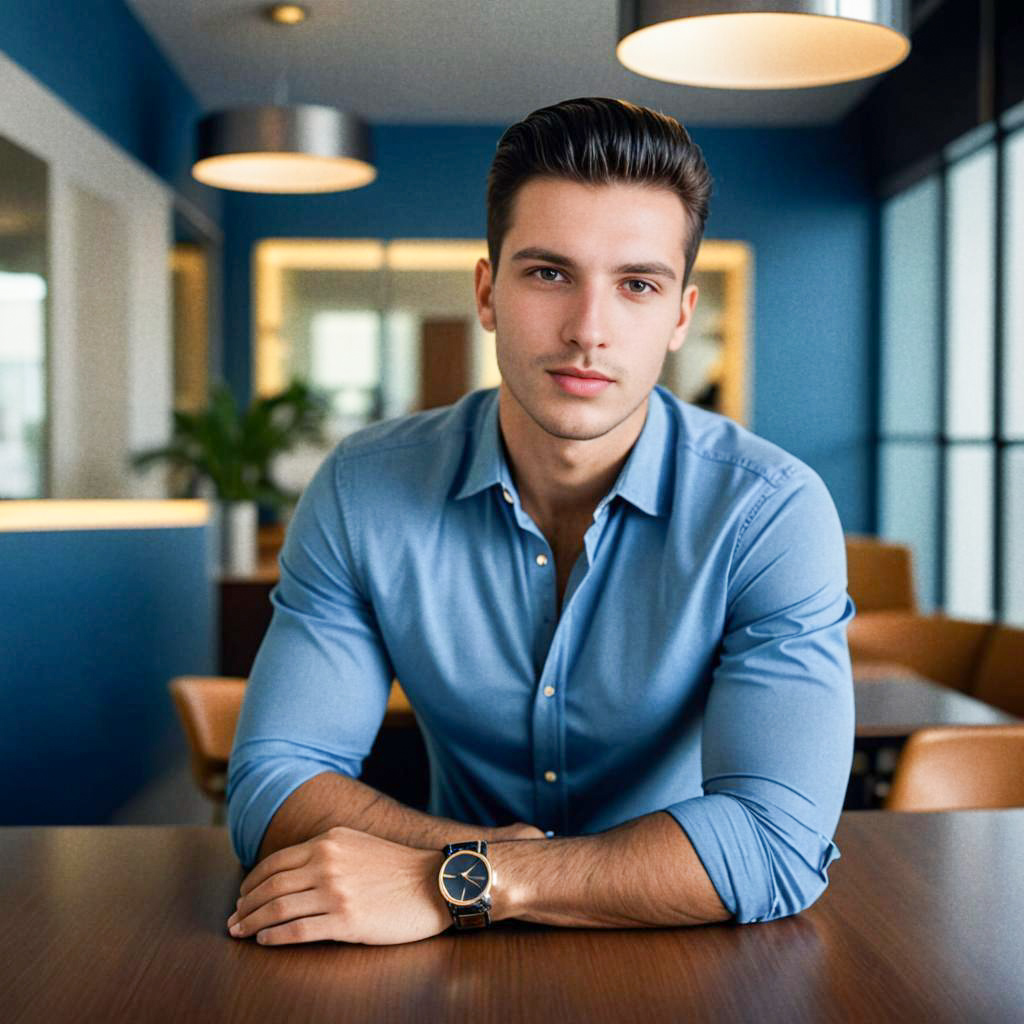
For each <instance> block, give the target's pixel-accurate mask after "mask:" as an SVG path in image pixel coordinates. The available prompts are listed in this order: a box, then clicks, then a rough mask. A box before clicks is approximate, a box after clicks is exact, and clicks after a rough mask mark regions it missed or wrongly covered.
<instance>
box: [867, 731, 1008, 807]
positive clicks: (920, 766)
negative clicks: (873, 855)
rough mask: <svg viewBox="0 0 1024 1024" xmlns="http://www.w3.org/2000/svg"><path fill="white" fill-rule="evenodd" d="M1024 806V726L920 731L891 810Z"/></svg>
mask: <svg viewBox="0 0 1024 1024" xmlns="http://www.w3.org/2000/svg"><path fill="white" fill-rule="evenodd" d="M993 807H1024V725H949V726H941V727H938V726H937V727H935V728H932V729H920V730H918V731H917V732H915V733H913V734H912V735H911V737H910V739H909V740H907V743H906V746H904V748H903V750H902V752H901V754H900V759H899V762H898V763H897V765H896V772H895V774H894V775H893V780H892V787H891V788H890V790H889V795H888V797H887V798H886V801H885V808H886V810H888V811H953V810H967V809H980V808H993Z"/></svg>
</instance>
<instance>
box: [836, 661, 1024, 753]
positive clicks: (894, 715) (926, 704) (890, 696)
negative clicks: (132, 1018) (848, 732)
mask: <svg viewBox="0 0 1024 1024" xmlns="http://www.w3.org/2000/svg"><path fill="white" fill-rule="evenodd" d="M854 703H855V705H856V709H857V735H858V736H864V737H869V736H870V737H885V738H887V739H894V738H895V739H906V738H907V737H908V736H909V735H910V734H911V733H912V732H913V731H914V730H915V729H923V728H924V727H925V726H930V725H1008V724H1012V723H1014V722H1016V721H1017V719H1016V718H1014V716H1013V715H1010V714H1007V713H1006V712H1005V711H1000V710H999V709H998V708H994V707H992V706H991V705H990V704H985V703H983V702H982V701H980V700H976V699H975V698H974V697H971V696H968V695H967V694H966V693H960V691H959V690H952V689H950V688H949V687H948V686H940V685H939V684H938V683H933V682H931V681H930V680H928V679H922V678H921V677H920V676H913V675H908V676H907V677H905V678H902V677H901V678H893V679H880V680H875V681H872V682H855V683H854Z"/></svg>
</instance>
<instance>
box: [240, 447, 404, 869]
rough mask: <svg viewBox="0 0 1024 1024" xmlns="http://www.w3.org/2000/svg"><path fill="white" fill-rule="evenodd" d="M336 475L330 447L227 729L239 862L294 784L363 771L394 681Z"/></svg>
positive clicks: (302, 507) (305, 501)
mask: <svg viewBox="0 0 1024 1024" xmlns="http://www.w3.org/2000/svg"><path fill="white" fill-rule="evenodd" d="M341 477H342V469H341V460H340V458H339V451H338V450H335V452H334V453H332V455H331V456H329V457H328V458H327V459H326V460H325V461H324V462H323V464H322V465H321V466H320V468H319V470H318V471H317V473H316V475H315V476H314V478H313V480H312V481H311V482H310V484H309V486H308V487H307V488H306V490H305V492H304V493H303V495H302V498H301V500H300V501H299V504H298V506H297V508H296V510H295V515H294V517H293V518H292V521H291V523H290V525H289V528H288V534H287V538H286V540H285V544H284V547H283V549H282V551H281V556H280V569H281V576H280V581H279V583H278V584H277V585H276V586H275V587H274V589H273V591H272V592H271V597H270V599H271V602H272V604H273V606H274V611H273V618H272V620H271V623H270V627H269V629H268V630H267V633H266V636H265V637H264V639H263V643H262V645H261V646H260V649H259V653H258V654H257V656H256V660H255V662H254V664H253V667H252V672H251V674H250V677H249V685H248V687H247V689H246V695H245V701H244V704H243V706H242V712H241V716H240V718H239V722H238V728H237V731H236V733H235V741H234V746H233V748H232V751H231V758H230V762H229V768H228V785H227V801H228V825H229V828H230V832H231V839H232V842H233V844H234V848H235V852H236V853H237V854H238V857H239V859H240V860H241V861H242V863H243V864H245V865H251V864H253V863H254V862H255V861H256V858H257V856H258V853H259V848H260V844H261V843H262V841H263V835H264V833H265V832H266V829H267V826H268V825H269V824H270V821H271V819H272V818H273V816H274V814H275V813H276V811H277V810H278V808H279V807H280V806H281V804H282V803H284V801H285V800H286V799H287V798H288V796H289V795H290V794H291V793H292V792H294V791H295V790H296V789H297V788H298V787H299V786H301V785H302V783H304V782H306V781H307V780H309V779H311V778H312V777H313V776H315V775H319V774H320V773H322V772H325V771H333V772H339V773H342V774H344V775H349V776H352V777H356V776H358V775H359V774H360V771H361V769H362V763H363V759H364V758H365V757H366V755H367V754H368V753H369V752H370V748H371V746H372V745H373V741H374V739H375V737H376V735H377V732H378V730H379V728H380V725H381V722H382V721H383V718H384V713H385V711H386V709H387V700H388V693H389V690H390V687H391V680H392V677H393V673H392V669H391V664H390V662H389V659H388V656H387V652H386V650H385V648H384V644H383V642H382V640H381V637H380V631H379V629H378V626H377V622H376V619H375V616H374V613H373V609H372V608H371V606H370V604H369V602H368V601H367V600H366V599H365V597H364V591H363V588H362V587H361V585H360V581H359V579H358V574H357V573H356V572H355V571H354V570H353V564H354V556H353V549H352V543H351V536H350V532H349V529H348V523H347V517H346V514H345V510H344V509H343V505H342V490H341V486H340V485H341V483H342V479H341Z"/></svg>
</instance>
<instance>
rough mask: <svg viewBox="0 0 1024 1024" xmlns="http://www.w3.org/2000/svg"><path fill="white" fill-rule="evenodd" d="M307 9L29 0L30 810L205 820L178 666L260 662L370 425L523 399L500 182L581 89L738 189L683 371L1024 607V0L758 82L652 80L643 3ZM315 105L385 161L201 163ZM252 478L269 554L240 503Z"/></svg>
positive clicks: (978, 0) (868, 516)
mask: <svg viewBox="0 0 1024 1024" xmlns="http://www.w3.org/2000/svg"><path fill="white" fill-rule="evenodd" d="M307 7H308V8H309V14H310V16H309V19H308V22H306V23H305V24H302V25H299V26H297V27H293V28H282V26H281V25H279V24H274V23H273V22H271V21H270V20H269V19H267V18H266V17H264V16H263V14H262V12H261V9H260V8H259V6H258V5H248V4H244V3H238V2H236V0H203V2H200V0H188V2H173V3H172V2H169V0H166V2H165V0H91V2H89V3H80V2H71V0H9V2H7V3H4V4H3V5H2V6H0V566H2V569H3V572H2V574H0V697H2V705H0V706H2V707H3V712H2V722H0V772H2V773H3V775H4V777H5V778H8V779H11V780H15V785H14V787H13V788H12V789H10V790H8V791H7V792H6V793H5V795H4V796H3V797H2V798H0V821H2V823H4V824H28V823H46V824H55V823H75V822H98V821H171V820H207V819H208V816H209V808H208V805H207V804H206V803H205V802H204V800H203V798H202V797H201V796H200V795H199V793H198V791H197V790H196V789H195V788H194V787H193V786H192V783H191V781H190V779H189V776H188V769H187V761H188V756H189V754H188V751H189V748H188V746H187V745H186V740H185V737H184V735H183V733H182V729H181V726H180V725H179V722H178V720H177V719H176V718H175V715H174V711H173V708H172V705H171V701H170V698H169V696H168V692H167V683H168V681H169V680H170V679H171V678H173V677H175V676H178V675H183V674H185V675H198V676H214V675H221V676H237V677H244V676H245V674H246V673H247V671H248V665H249V664H251V659H252V656H253V654H254V653H255V649H256V648H257V647H258V644H259V640H260V638H261V636H262V631H263V629H264V628H265V625H266V620H267V618H268V616H269V606H268V603H267V594H268V592H269V589H270V587H272V585H273V582H274V579H275V573H276V567H275V561H274V559H275V554H276V549H277V547H278V546H279V544H280V541H281V537H282V531H283V530H284V529H285V527H286V524H287V518H288V514H289V509H290V507H291V504H292V503H293V501H294V497H295V496H296V495H297V494H298V493H299V492H300V491H301V489H302V487H303V486H304V485H305V483H306V482H307V481H308V480H309V478H310V477H311V475H312V473H313V471H314V470H315V468H316V466H317V465H318V464H319V462H320V461H321V460H322V458H323V457H324V455H325V454H326V453H327V452H328V451H329V450H330V448H331V447H332V446H333V445H334V444H336V443H337V441H338V440H339V439H340V438H342V437H344V436H345V435H346V434H348V433H350V432H352V431H353V430H356V429H359V428H360V427H362V426H364V425H366V424H368V423H370V422H373V421H374V420H377V419H381V418H386V417H390V416H396V415H402V414H404V413H407V412H411V411H415V410H419V409H426V408H430V407H434V406H438V405H444V404H447V403H450V402H452V401H455V400H457V399H458V398H459V397H460V396H461V395H463V394H465V393H466V392H467V391H469V390H472V389H474V388H478V387H490V386H493V385H494V384H496V383H497V379H498V378H497V369H496V365H495V362H494V353H493V339H492V338H491V337H490V336H488V335H487V334H486V332H484V331H482V330H481V329H480V327H479V325H478V324H477V322H476V319H475V315H474V306H473V296H472V268H473V265H474V263H475V261H476V259H477V258H479V256H481V255H483V254H484V252H485V247H484V241H483V239H484V234H485V209H484V198H485V179H486V174H487V170H488V166H489V164H490V160H491V157H492V155H493V152H494V148H495V145H496V143H497V141H498V138H499V137H500V135H501V132H502V130H503V128H504V127H505V126H506V125H507V124H509V123H510V122H512V121H514V120H518V119H519V118H521V117H523V116H524V115H525V114H527V113H528V112H529V111H531V110H533V109H535V108H537V107H540V106H543V105H546V104H549V103H552V102H555V101H557V100H559V99H564V98H569V97H572V96H580V95H608V96H617V97H621V98H624V99H629V100H632V101H634V102H638V103H644V104H648V105H651V106H654V107H656V108H658V109H661V110H663V111H665V112H666V113H669V114H672V115H674V116H676V117H678V118H679V119H680V120H681V121H682V122H683V123H684V124H686V125H687V127H688V128H689V129H690V130H691V132H692V135H693V136H694V138H695V140H696V141H697V143H698V144H699V145H700V146H701V147H702V149H703V151H704V153H705V156H706V158H707V160H708V163H709V165H710V168H711V171H712V173H713V175H714V178H715V193H714V196H713V200H712V206H711V216H710V219H709V221H708V225H707V232H706V241H705V243H704V246H703V248H702V251H701V254H700V258H699V261H698V266H697V278H696V280H697V283H698V285H699V286H700V288H701V300H700V305H699V308H698V320H697V323H696V326H695V329H694V331H693V332H692V333H691V337H690V339H689V340H688V342H687V344H686V345H685V346H684V348H683V349H682V351H681V352H680V353H679V354H678V356H675V357H673V358H672V360H670V362H669V363H667V364H666V368H665V373H664V375H663V379H662V383H663V384H665V386H667V387H669V388H671V389H672V390H674V391H675V392H676V393H677V394H679V395H680V396H681V397H683V398H685V399H686V400H688V401H692V402H697V403H699V404H702V405H704V406H706V407H708V408H712V409H716V410H718V411H720V412H723V413H724V414H726V415H729V416H732V417H734V418H735V419H737V420H738V421H740V422H742V423H744V424H746V425H748V426H749V427H751V428H752V429H753V430H755V431H756V432H757V433H759V434H761V435H763V436H764V437H766V438H768V439H770V440H772V441H774V442H776V443H778V444H780V445H781V446H783V447H784V448H786V449H788V450H789V451H791V452H792V453H793V454H795V455H796V456H798V457H799V458H801V459H803V460H804V461H806V462H807V463H809V464H810V465H811V466H812V467H813V468H814V469H816V470H817V471H818V472H819V473H820V474H821V476H822V477H823V478H824V480H825V482H826V484H827V485H828V487H829V488H830V490H831V492H832V495H833V497H834V499H835V502H836V505H837V507H838V509H839V513H840V516H841V518H842V521H843V525H844V528H845V529H846V531H847V532H848V533H850V534H854V535H860V534H868V535H877V536H878V537H880V538H883V539H886V540H889V541H893V542H898V543H900V544H903V545H906V546H907V547H908V548H909V549H910V551H911V552H912V556H913V587H914V592H915V595H916V606H917V608H918V609H919V610H920V611H921V612H923V613H930V612H940V613H943V614H945V615H948V616H951V617H956V618H958V619H966V620H975V621H979V622H988V623H995V622H1002V623H1008V624H1011V625H1012V624H1016V625H1024V288H1022V285H1024V106H1022V104H1024V62H1022V61H1021V60H1020V53H1021V52H1024V14H1022V7H1021V5H1020V4H1018V3H1016V2H1013V3H1011V2H1009V0H914V2H913V3H911V4H910V5H909V19H910V21H909V24H910V30H911V39H912V50H911V52H910V55H909V57H908V58H907V59H906V60H905V61H904V62H903V63H902V64H900V65H899V66H897V67H896V68H895V69H894V70H892V71H890V72H888V73H887V74H884V75H876V76H874V77H871V78H868V79H864V80H860V81H856V82H851V83H847V84H840V85H831V86H827V87H820V88H810V89H798V90H760V91H753V90H725V89H708V88H699V87H694V86H687V85H670V84H667V83H664V82H658V81H654V80H652V79H649V78H644V77H641V76H639V75H637V74H634V73H632V72H630V71H627V70H626V69H625V68H624V67H623V66H622V65H620V64H619V63H618V62H617V61H616V59H615V54H614V48H615V41H616V38H617V35H616V18H617V5H616V3H615V2H614V0H607V2H605V0H601V2H594V0H568V2H565V3H562V4H559V5H556V6H555V7H550V6H543V5H536V4H532V3H530V4H525V3H524V4H515V3H513V4H505V5H501V6H497V7H492V6H491V5H479V4H476V3H471V2H469V0H435V2H434V3H431V4H429V5H428V4H409V3H400V2H397V0H376V2H373V0H347V2H341V0H319V2H312V0H311V3H310V4H308V5H307ZM285 100H287V102H291V103H325V104H332V105H336V106H338V107H343V108H345V109H346V110H350V111H356V112H358V114H359V115H361V116H362V117H363V118H364V119H365V121H366V122H367V123H368V125H369V133H370V139H371V141H372V147H373V151H374V154H375V156H374V165H375V167H376V172H377V173H376V178H375V180H374V181H373V182H372V183H371V184H368V185H366V186H365V187H361V188H355V189H352V190H349V191H342V192H334V193H329V194H323V195H281V194H270V195H266V194H256V193H252V192H236V191H223V190H220V189H216V188H212V187H209V186H206V185H202V184H199V183H198V182H197V181H196V180H195V179H194V178H193V177H192V174H191V168H192V163H193V160H194V159H195V154H196V122H197V121H198V119H199V118H200V117H201V116H202V115H203V114H204V113H206V112H208V111H212V110H217V109H223V108H230V107H239V106H243V105H246V104H269V103H280V102H284V101H285ZM295 381H299V382H300V383H301V384H302V385H303V386H305V387H308V388H309V389H310V390H311V393H312V394H313V395H314V396H315V399H316V403H319V404H316V403H314V404H315V405H316V407H315V410H314V411H310V410H311V409H312V406H311V407H309V408H306V407H303V410H304V411H303V413H302V415H303V416H306V415H307V414H308V418H307V419H304V420H302V424H304V426H303V425H301V424H299V423H298V417H299V414H298V413H296V420H295V421H294V422H292V421H289V428H288V430H284V429H283V428H281V430H280V431H279V433H280V436H277V437H275V438H274V439H273V442H274V443H268V444H267V445H266V446H265V449H264V450H263V451H262V454H261V456H260V460H261V461H258V465H256V464H254V465H256V468H255V469H254V470H253V472H254V473H257V475H258V476H259V480H258V481H256V483H254V484H253V485H252V487H250V488H249V489H248V490H247V489H246V488H245V487H243V488H242V489H241V490H238V489H237V488H236V491H237V493H235V492H232V491H231V489H230V488H229V487H228V485H227V484H224V483H223V482H217V481H215V480H214V479H213V478H212V477H211V476H210V475H209V474H206V475H204V474H203V473H196V472H195V471H194V467H192V464H191V463H188V461H187V460H186V459H184V456H182V454H181V453H182V452H183V451H184V450H185V448H184V447H183V446H184V445H185V441H184V440H182V439H183V438H186V437H193V438H194V437H195V436H196V435H197V433H201V428H202V424H203V423H205V422H207V421H205V420H200V417H202V416H203V415H204V413H205V412H206V411H207V410H210V409H211V408H213V407H214V396H215V395H216V394H218V391H219V393H220V395H221V397H220V399H218V400H217V401H219V402H220V403H221V404H220V405H217V406H216V408H217V409H218V410H220V411H219V412H218V413H217V416H219V420H217V422H218V423H219V424H220V428H221V429H223V431H226V432H227V433H229V434H230V432H231V431H232V430H235V429H238V430H241V429H242V427H241V426H238V424H241V423H242V418H243V417H244V414H245V411H246V410H255V412H254V413H253V415H254V416H256V415H257V414H259V415H263V414H265V419H264V420H260V421H259V422H260V423H263V424H264V426H266V424H267V423H270V422H271V421H273V422H275V423H277V425H278V427H281V421H279V420H273V417H275V416H278V415H279V413H280V410H281V408H282V405H280V404H278V405H274V404H273V402H274V401H275V396H281V395H282V394H284V393H286V392H287V389H288V388H289V386H290V385H291V384H292V383H293V382H295ZM260 402H264V403H266V402H270V403H271V405H269V406H260V405H259V404H258V403H260ZM296 407H297V406H296ZM273 409H278V413H275V412H273ZM261 410H262V411H261ZM175 411H177V413H178V419H175V417H174V416H173V413H174V412H175ZM182 416H184V417H188V416H191V417H195V419H194V420H187V419H182V418H181V417H182ZM232 416H234V417H237V420H238V422H237V424H236V422H235V420H233V419H232ZM211 422H212V421H211ZM252 422H253V423H255V422H256V420H255V419H254V420H253V421H252ZM202 429H205V428H202ZM210 429H211V430H212V429H213V428H212V427H211V428H210ZM189 430H191V431H192V433H191V434H189ZM172 443H178V445H179V447H178V448H177V449H175V450H176V451H177V453H178V454H177V455H175V456H173V457H171V456H166V457H164V458H162V459H160V458H158V459H153V460H151V461H149V462H148V463H146V464H145V465H143V466H137V465H133V457H134V456H138V455H139V454H140V453H143V452H147V451H149V452H152V451H160V450H164V451H166V450H167V449H168V448H169V447H170V446H172ZM211 443H212V442H211ZM189 451H190V452H192V455H194V454H195V452H194V450H193V449H189ZM190 457H191V456H190ZM190 467H192V468H190ZM257 471H258V472H257ZM240 472H243V471H240ZM243 475H244V474H243ZM271 476H272V478H273V487H271V486H270V484H269V482H268V481H270V478H271ZM165 499H196V500H197V501H199V502H200V504H199V505H195V504H191V503H188V502H184V503H182V502H173V503H172V504H166V503H165ZM243 499H251V500H250V504H251V505H252V506H253V507H254V509H255V512H254V515H255V519H254V520H253V527H254V529H256V536H257V537H258V539H257V541H256V542H255V543H256V544H257V545H258V546H257V547H256V548H254V552H253V556H252V558H251V560H250V561H248V562H247V561H246V559H245V557H242V558H241V560H237V559H236V560H235V561H231V560H229V559H228V558H227V557H226V554H225V540H224V535H223V533H222V527H223V520H224V517H225V515H226V513H224V512H223V510H222V509H221V508H220V504H221V503H222V502H225V501H227V500H232V501H235V502H238V501H242V500H243ZM204 500H205V501H204ZM35 501H39V502H45V503H49V504H51V505H52V507H53V513H52V515H51V514H49V513H47V511H46V510H45V509H43V508H42V507H41V506H40V505H35V504H25V503H26V502H35ZM111 501H113V502H117V503H123V505H122V506H121V507H120V510H119V509H118V508H115V507H114V506H111V505H109V504H108V502H111ZM58 506H60V507H59V508H58ZM228 543H233V541H231V542H228ZM399 710H400V709H399ZM382 757H383V759H384V761H386V760H387V755H386V754H384V755H382Z"/></svg>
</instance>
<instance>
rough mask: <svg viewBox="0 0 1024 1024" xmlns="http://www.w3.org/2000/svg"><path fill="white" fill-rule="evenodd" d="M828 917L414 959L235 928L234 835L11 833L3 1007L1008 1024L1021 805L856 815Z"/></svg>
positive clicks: (22, 1012)
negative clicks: (268, 943)
mask: <svg viewBox="0 0 1024 1024" xmlns="http://www.w3.org/2000/svg"><path fill="white" fill-rule="evenodd" d="M837 841H838V843H839V845H840V847H841V849H842V853H843V856H842V858H841V860H839V861H838V862H837V863H836V864H834V865H833V866H832V868H831V877H832V884H831V886H830V887H829V889H828V890H827V891H826V893H825V895H824V896H823V897H822V898H821V900H819V902H818V903H817V904H816V905H815V906H814V907H812V908H811V909H810V910H808V911H806V912H804V913H803V914H801V915H799V916H797V917H795V918H790V919H786V920H782V921H776V922H770V923H766V924H757V925H745V926H736V925H712V926H707V927H703V928H689V929H687V928H678V929H654V930H650V929H630V930H601V929H595V930H581V929H554V928H546V927H541V926H535V925H525V924H522V923H519V922H504V923H502V924H499V925H497V926H496V927H494V928H493V929H491V930H490V931H487V932H482V933H473V934H467V935H454V934H451V933H450V932H449V933H445V934H443V935H440V936H437V937H435V938H432V939H427V940H424V941H422V942H417V943H411V944H408V945H404V946H389V947H368V946H350V945H343V944H334V943H317V944H315V945H308V946H282V947H277V948H266V947H261V946H257V945H255V944H254V943H253V942H251V941H236V940H234V939H231V938H229V937H228V936H227V935H226V933H225V931H224V921H225V919H226V917H227V916H228V913H229V912H230V910H231V909H232V907H233V905H234V899H235V896H236V893H237V887H238V884H239V881H240V879H241V877H242V875H241V872H240V870H239V868H238V866H237V863H236V862H235V859H234V857H233V855H232V853H231V850H230V847H229V843H228V839H227V835H226V833H225V831H224V830H223V829H220V828H214V827H209V828H195V827H187V828H186V827H182V828H177V827H174V828H24V829H15V828H8V829H2V830H0V864H3V871H2V872H0V906H2V907H3V912H2V915H0V1006H2V1007H3V1010H2V1014H3V1019H4V1021H5V1022H6V1024H16V1022H33V1024H35V1022H39V1021H47V1022H49V1021H61V1022H69V1021H76V1022H77V1021H103V1022H112V1021H113V1022H119V1021H129V1020H131V1021H135V1020H138V1021H146V1022H160V1021H190V1020H203V1021H217V1022H220V1021H240V1022H241V1021H245V1022H250V1021H272V1022H275V1024H276V1022H278V1021H302V1022H306V1021H314V1022H315V1021H331V1022H332V1024H333V1022H336V1021H360V1022H362V1021H378V1020H386V1021H389V1022H396V1024H398V1022H402V1021H414V1022H416V1024H424V1022H429V1024H434V1022H439V1021H466V1022H473V1024H490V1022H504V1021H510V1022H511V1021H514V1022H522V1024H528V1022H529V1024H533V1022H544V1021H557V1022H559V1024H570V1022H575V1021H586V1022H588V1024H590V1022H601V1021H609V1022H616V1024H621V1022H633V1021H635V1022H638V1024H640V1022H642V1024H655V1022H659V1021H680V1020H728V1021H755V1020H756V1021H758V1022H762V1021H785V1022H786V1024H792V1022H796V1021H813V1022H817V1021H832V1020H851V1021H880V1020H925V1019H926V1020H929V1021H930V1022H932V1024H937V1022H942V1021H965V1020H969V1021H972V1022H973V1021H1004V1020H1005V1021H1010V1020H1017V1021H1019V1020H1020V1019H1021V1009H1022V1007H1024V970H1022V969H1021V968H1022V967H1024V957H1022V954H1021V945H1020V922H1021V920H1024V858H1022V857H1021V856H1020V850H1021V848H1022V847H1024V810H1020V811H1017V810H1013V811H961V812H955V813H948V814H892V813H884V812H870V811H869V812H860V813H852V814H845V815H844V816H843V819H842V821H841V823H840V827H839V833H838V837H837Z"/></svg>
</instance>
